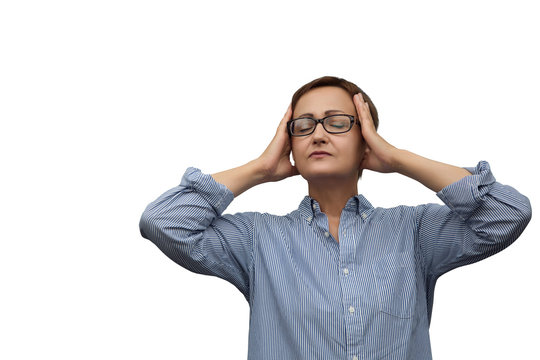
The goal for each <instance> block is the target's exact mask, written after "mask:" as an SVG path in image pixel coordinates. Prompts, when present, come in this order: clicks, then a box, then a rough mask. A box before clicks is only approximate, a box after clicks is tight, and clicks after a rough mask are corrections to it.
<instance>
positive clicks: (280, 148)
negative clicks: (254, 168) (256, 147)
mask: <svg viewBox="0 0 540 360" xmlns="http://www.w3.org/2000/svg"><path fill="white" fill-rule="evenodd" d="M291 117H292V109H291V105H290V104H289V107H288V108H287V112H286V113H285V116H283V119H282V120H281V122H280V123H279V126H278V128H277V131H276V135H275V136H274V138H273V139H272V141H271V142H270V144H269V145H268V147H267V148H266V150H265V151H264V152H263V153H262V154H261V156H259V157H258V158H257V159H256V160H255V162H256V163H257V165H258V166H259V168H260V169H261V171H262V174H263V178H264V180H263V182H268V181H279V180H283V179H285V178H288V177H290V176H294V175H298V174H299V173H298V170H297V169H296V167H295V166H294V165H293V164H291V160H290V154H291V141H290V138H289V133H288V132H287V121H289V120H290V119H291Z"/></svg>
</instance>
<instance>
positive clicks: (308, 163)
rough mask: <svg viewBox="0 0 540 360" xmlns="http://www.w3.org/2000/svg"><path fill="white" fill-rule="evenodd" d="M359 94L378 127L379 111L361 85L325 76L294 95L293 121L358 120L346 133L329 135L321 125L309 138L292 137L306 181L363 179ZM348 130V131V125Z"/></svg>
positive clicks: (363, 146) (363, 148) (293, 153)
mask: <svg viewBox="0 0 540 360" xmlns="http://www.w3.org/2000/svg"><path fill="white" fill-rule="evenodd" d="M359 92H360V93H362V95H363V96H364V99H366V101H367V102H368V103H369V105H370V108H371V109H373V110H372V114H373V112H374V113H375V116H373V120H374V121H376V122H375V124H376V126H377V124H378V118H377V117H376V114H377V112H376V109H375V106H374V105H372V102H371V100H370V99H369V97H368V96H367V95H365V93H364V92H363V91H362V90H361V89H360V88H359V87H358V86H356V85H354V84H352V83H350V82H348V81H346V80H344V79H340V78H336V77H329V76H325V77H322V78H319V79H316V80H314V81H312V82H310V83H308V84H306V85H304V86H302V87H301V88H300V89H299V90H298V91H296V93H295V94H294V95H293V99H292V103H291V107H292V111H293V114H292V119H297V118H300V117H302V118H304V117H311V118H314V119H322V118H324V117H326V116H328V115H334V114H346V115H352V116H354V120H355V121H354V122H353V123H352V124H353V125H352V128H350V130H349V131H347V132H343V133H329V132H328V131H326V130H325V129H324V128H323V126H322V124H318V125H321V126H318V125H317V126H315V129H314V131H313V133H311V134H309V135H306V136H292V137H291V147H292V155H293V159H294V161H295V166H296V168H297V169H298V171H299V173H300V174H301V175H302V177H304V178H305V179H306V180H308V181H316V180H322V179H330V178H333V179H336V178H343V179H353V178H354V179H356V180H357V179H358V178H359V177H360V176H361V174H362V168H361V167H360V164H361V162H362V159H363V156H364V152H365V144H364V140H363V138H362V133H361V129H360V126H358V124H357V122H356V120H357V119H358V114H357V112H356V107H355V105H354V103H353V100H352V98H353V95H354V94H357V93H359ZM376 119H377V120H376ZM328 126H329V125H327V127H328ZM340 126H343V124H342V125H340ZM336 129H337V127H336ZM345 129H348V125H347V127H345ZM330 131H334V130H332V129H330Z"/></svg>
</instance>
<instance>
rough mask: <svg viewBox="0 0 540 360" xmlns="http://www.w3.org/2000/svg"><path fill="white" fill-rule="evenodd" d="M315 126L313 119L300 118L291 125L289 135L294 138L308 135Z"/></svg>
mask: <svg viewBox="0 0 540 360" xmlns="http://www.w3.org/2000/svg"><path fill="white" fill-rule="evenodd" d="M315 124H317V123H316V122H315V121H314V120H313V119H307V118H301V119H296V120H294V121H293V122H292V123H291V134H293V135H295V136H301V135H308V134H309V133H311V132H312V131H313V128H314V127H315Z"/></svg>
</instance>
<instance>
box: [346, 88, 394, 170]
mask: <svg viewBox="0 0 540 360" xmlns="http://www.w3.org/2000/svg"><path fill="white" fill-rule="evenodd" d="M353 102H354V105H355V106H356V112H357V114H358V117H359V118H360V128H361V129H362V137H363V138H364V141H365V143H366V150H365V153H364V159H363V160H362V163H361V164H360V168H362V169H368V170H372V171H377V172H380V173H390V172H394V171H396V164H395V160H394V159H395V155H396V153H397V151H399V150H398V149H397V148H395V147H394V146H392V145H391V144H389V143H388V142H387V141H386V140H384V139H383V138H382V137H381V136H380V135H379V134H378V133H377V130H376V129H375V125H374V124H373V118H372V117H371V113H370V111H369V105H368V104H367V103H366V102H365V101H364V98H363V97H362V94H360V93H358V94H356V95H354V96H353Z"/></svg>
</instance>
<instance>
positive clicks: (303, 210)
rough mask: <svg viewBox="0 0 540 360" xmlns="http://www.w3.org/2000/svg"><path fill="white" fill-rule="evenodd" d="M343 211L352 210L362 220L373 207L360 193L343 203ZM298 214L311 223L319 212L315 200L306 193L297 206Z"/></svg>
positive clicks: (369, 213) (365, 218)
mask: <svg viewBox="0 0 540 360" xmlns="http://www.w3.org/2000/svg"><path fill="white" fill-rule="evenodd" d="M343 210H345V211H352V212H354V213H355V214H357V215H358V216H360V217H361V218H362V220H364V221H365V220H367V218H368V217H369V216H370V215H371V213H372V212H373V210H374V208H373V206H372V205H371V203H370V202H369V201H368V200H367V199H366V198H365V197H364V196H363V195H361V194H358V195H356V196H353V197H351V198H350V199H349V200H348V201H347V203H346V204H345V208H344V209H343ZM298 211H299V212H300V216H301V217H302V218H303V219H305V220H306V221H307V222H308V223H311V221H312V220H313V218H314V217H315V216H316V215H317V213H321V208H320V206H319V203H318V202H317V200H315V199H313V198H312V197H310V196H308V195H306V196H305V197H304V199H303V200H302V201H301V202H300V206H299V207H298Z"/></svg>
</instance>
